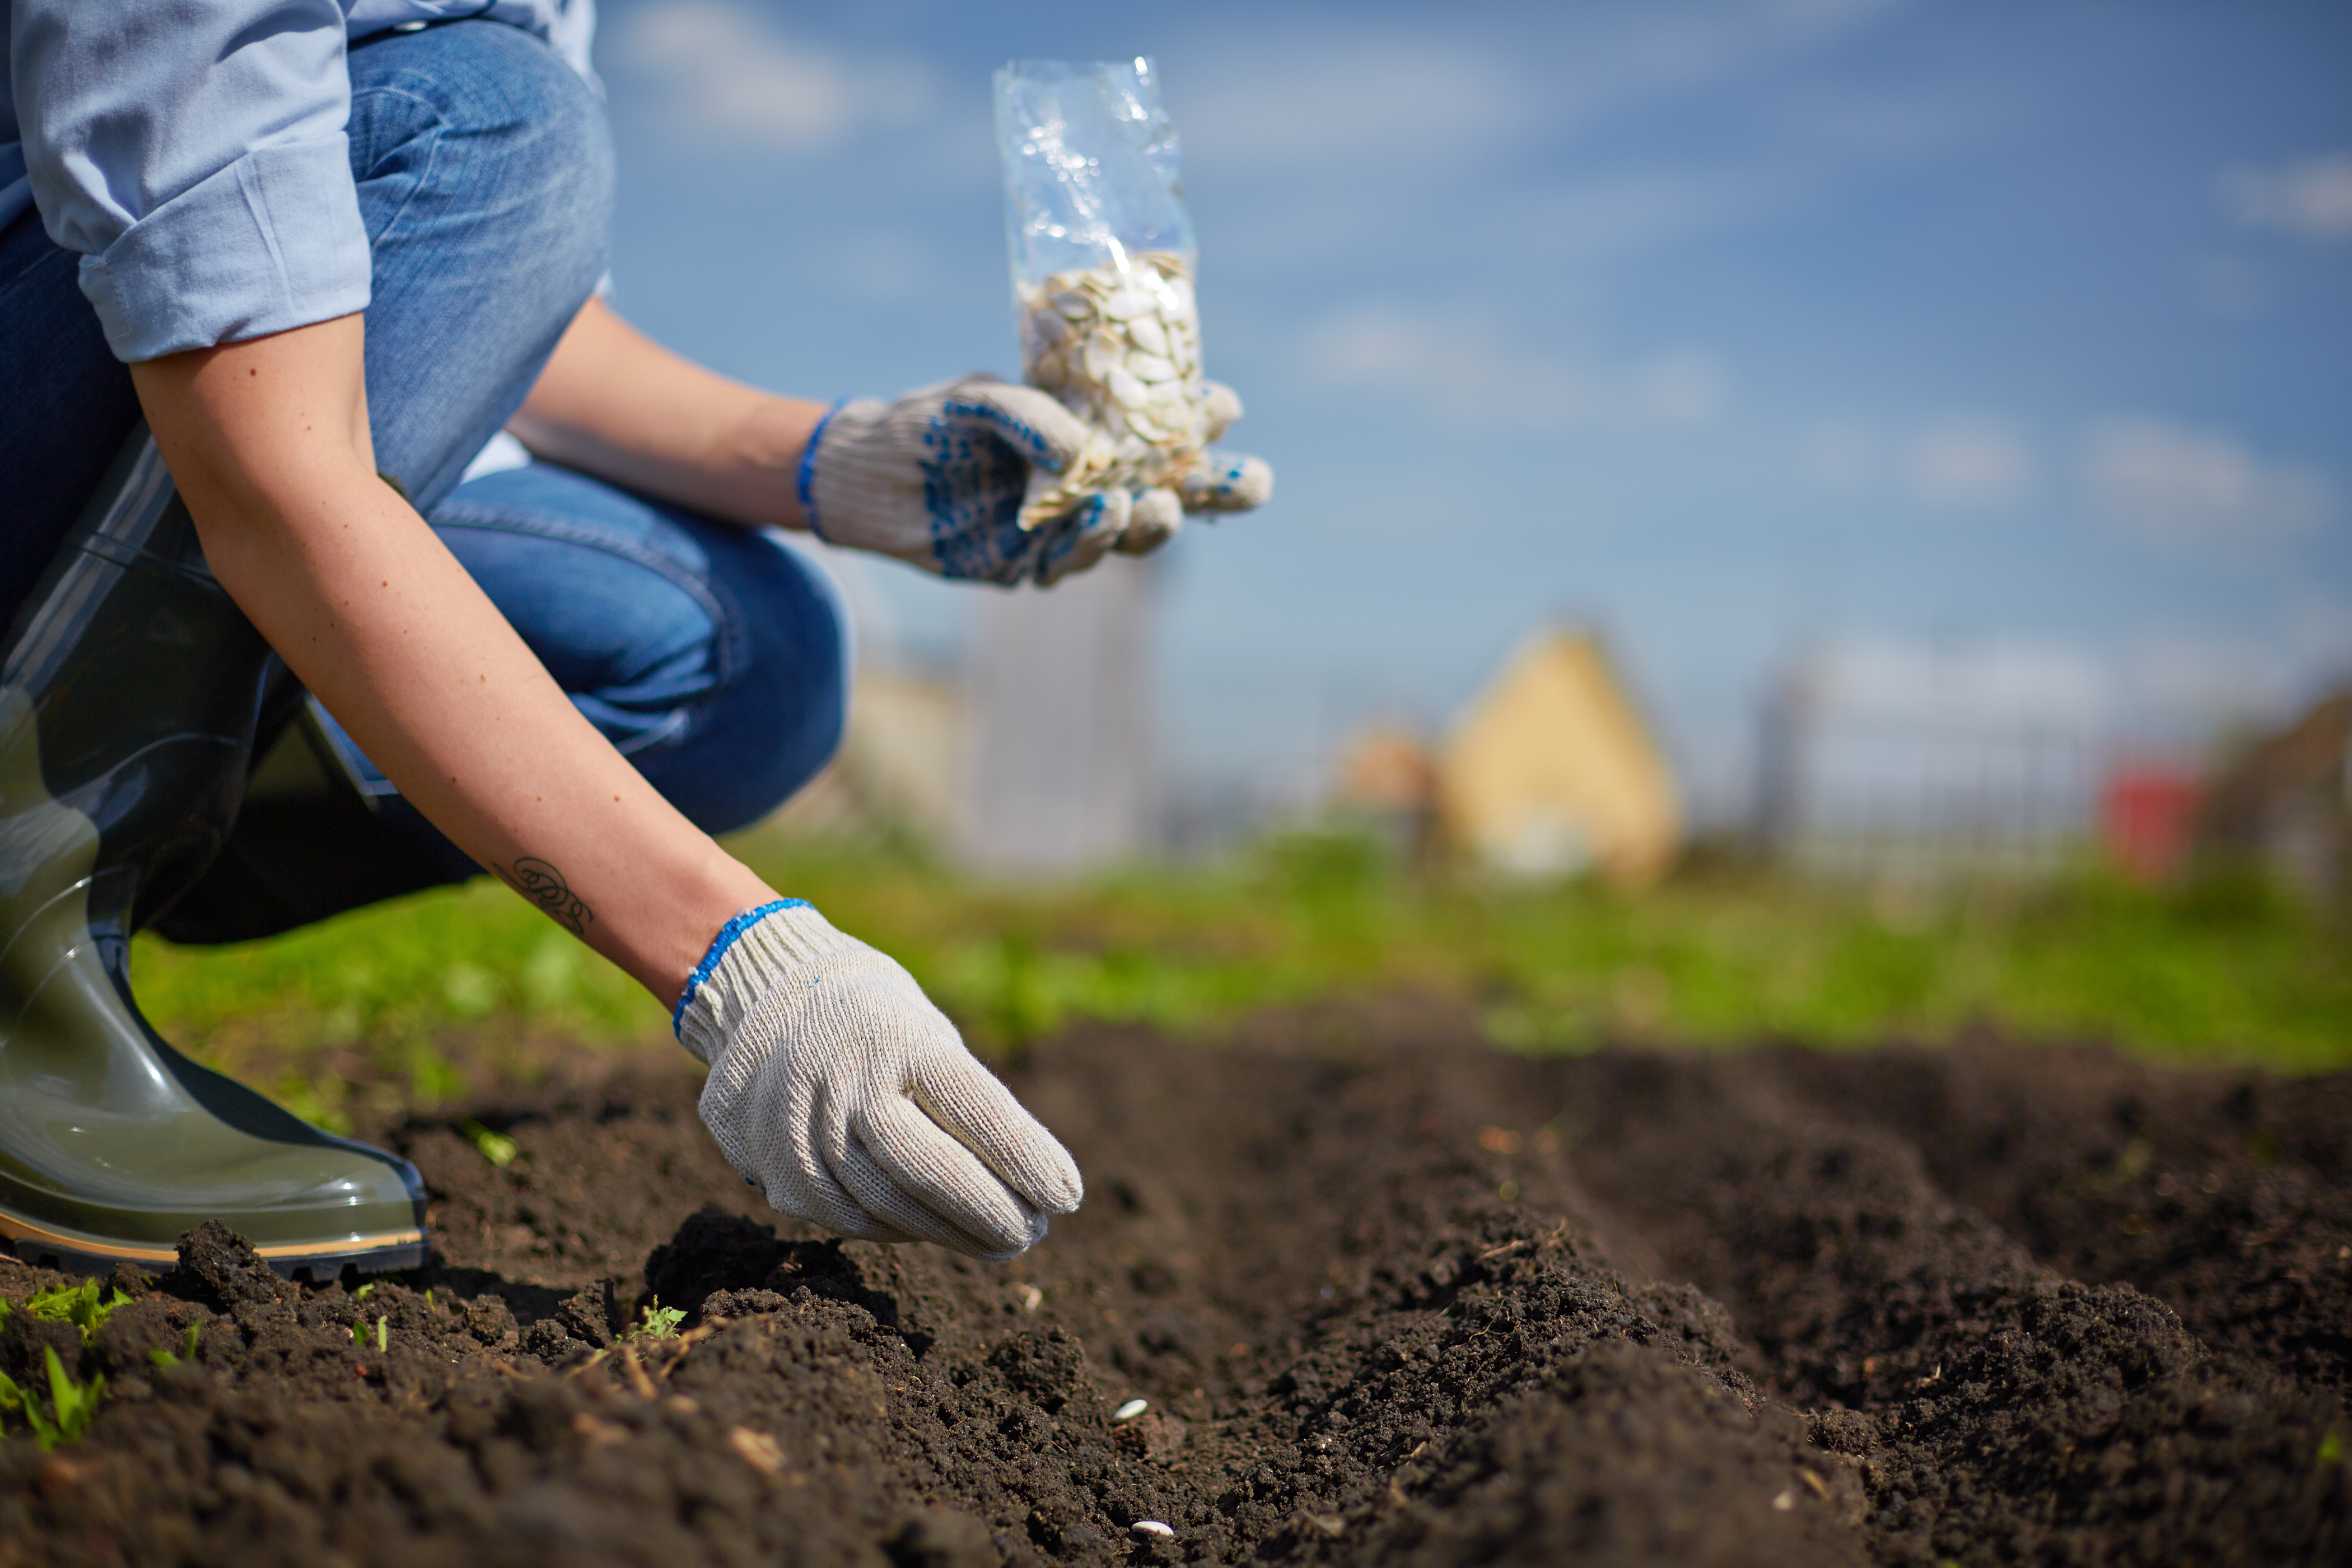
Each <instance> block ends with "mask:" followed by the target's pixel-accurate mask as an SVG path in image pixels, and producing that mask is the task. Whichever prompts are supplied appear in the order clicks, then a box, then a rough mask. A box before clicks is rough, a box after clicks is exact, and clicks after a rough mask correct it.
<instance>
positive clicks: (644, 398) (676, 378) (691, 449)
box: [508, 300, 824, 528]
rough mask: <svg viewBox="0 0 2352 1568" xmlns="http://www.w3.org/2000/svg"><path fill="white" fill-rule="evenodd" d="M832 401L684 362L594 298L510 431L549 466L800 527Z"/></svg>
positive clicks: (751, 520)
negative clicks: (814, 438)
mask: <svg viewBox="0 0 2352 1568" xmlns="http://www.w3.org/2000/svg"><path fill="white" fill-rule="evenodd" d="M823 416H824V405H823V404H818V403H809V402H805V401H803V400H800V399H797V398H789V397H779V396H776V395H772V394H770V393H765V392H761V391H759V390H757V389H756V388H753V387H749V386H745V385H742V384H740V383H738V382H732V381H730V380H728V379H727V378H726V377H724V376H721V375H719V374H714V373H713V372H710V371H708V370H705V369H703V368H702V367H701V366H700V365H698V364H696V363H693V362H692V361H690V360H687V359H684V358H682V357H680V356H679V355H677V354H675V353H671V352H670V351H669V350H667V349H666V348H663V347H662V346H661V345H660V344H659V343H656V342H654V341H653V340H652V339H650V338H648V337H646V335H645V334H644V333H642V332H640V331H637V330H636V329H635V327H632V326H630V325H629V323H628V322H626V321H623V320H622V319H621V318H620V317H619V316H618V315H617V314H615V313H614V311H613V310H612V309H611V308H610V307H608V306H607V305H605V304H604V301H603V300H590V301H589V302H588V303H587V305H586V306H585V307H584V308H583V309H582V310H581V312H580V314H579V316H578V317H577V318H576V319H574V320H573V321H572V326H571V328H570V330H569V331H566V332H565V333H564V335H563V341H562V342H561V343H559V344H557V345H556V350H555V353H554V355H553V357H551V359H550V360H549V361H548V364H547V368H546V370H545V371H544V372H542V373H541V375H540V378H539V383H538V384H537V385H536V386H534V387H533V388H532V389H531V394H530V397H529V399H527V400H526V401H525V402H524V404H523V405H522V408H521V410H520V412H519V413H518V414H516V416H514V418H513V420H512V421H510V422H509V426H508V428H509V430H511V431H513V432H514V434H515V436H516V437H518V438H520V440H521V442H522V443H523V445H524V446H526V447H530V449H531V450H532V451H533V452H535V453H537V454H538V455H539V456H541V457H543V458H552V459H553V460H554V461H556V462H559V463H562V464H565V465H566V466H568V467H571V468H578V469H580V470H582V471H583V472H584V473H591V474H594V475H596V476H597V477H598V478H600V479H610V480H613V481H614V483H616V484H623V485H626V486H628V487H629V488H631V489H638V490H643V491H645V492H646V493H647V494H649V495H655V496H658V497H660V498H661V499H663V500H668V501H674V502H676V503H677V504H678V505H681V506H688V507H692V508H694V509H695V510H698V511H703V512H708V513H709V514H710V515H711V516H714V517H719V518H724V519H726V520H727V521H730V522H738V523H742V524H745V525H747V526H751V527H760V526H763V525H769V524H773V525H775V526H777V527H781V528H804V527H806V526H807V521H806V520H805V519H804V518H803V516H802V513H801V505H800V497H799V492H798V487H797V485H796V483H795V479H796V478H797V474H798V470H799V468H800V460H801V453H802V450H803V448H804V447H806V446H807V444H808V437H809V433H810V432H811V431H812V430H814V428H815V427H816V423H817V421H818V420H819V419H820V418H822V417H823Z"/></svg>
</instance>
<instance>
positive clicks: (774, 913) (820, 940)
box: [670, 899, 865, 1062]
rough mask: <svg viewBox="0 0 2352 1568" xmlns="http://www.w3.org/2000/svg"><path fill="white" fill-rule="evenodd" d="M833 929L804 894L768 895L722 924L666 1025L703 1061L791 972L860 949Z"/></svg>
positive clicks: (690, 974) (680, 991)
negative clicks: (792, 896)
mask: <svg viewBox="0 0 2352 1568" xmlns="http://www.w3.org/2000/svg"><path fill="white" fill-rule="evenodd" d="M864 945H865V944H864V943H863V942H859V941H858V940H857V939H856V938H855V937H852V936H845V935H844V934H843V933H842V932H840V931H836V930H835V929H834V927H833V924H832V922H830V921H827V920H826V919H825V918H824V916H823V915H821V914H819V913H817V911H816V907H815V906H814V904H811V903H810V902H809V901H808V900H806V899H773V900H769V901H768V902H766V903H762V904H760V905H757V906H755V907H753V908H751V909H747V910H743V911H742V912H740V913H739V914H737V915H735V916H734V917H733V918H732V919H730V920H729V921H727V923H726V924H724V925H722V926H720V927H719V931H718V933H717V934H716V935H714V936H713V937H712V938H711V939H710V944H709V947H708V948H706V949H705V950H704V952H703V954H702V957H701V959H700V961H699V962H698V963H696V964H695V966H694V969H693V971H692V972H691V973H688V976H687V978H686V983H685V984H684V985H683V986H682V987H681V988H680V990H679V992H678V998H677V1006H676V1007H675V1008H673V1009H672V1010H671V1013H670V1027H671V1029H672V1030H673V1031H674V1032H675V1033H676V1034H677V1037H678V1039H679V1041H680V1042H681V1043H682V1044H684V1045H685V1047H686V1048H687V1049H688V1050H689V1051H692V1052H693V1053H694V1054H695V1055H696V1056H697V1057H698V1058H701V1059H702V1060H704V1061H706V1062H707V1061H709V1060H710V1059H711V1056H712V1054H713V1051H714V1049H715V1047H716V1046H717V1044H718V1042H719V1041H720V1040H721V1039H723V1038H724V1037H726V1036H727V1034H728V1033H729V1032H730V1030H732V1029H733V1028H734V1026H736V1025H737V1024H738V1023H739V1022H740V1020H741V1019H742V1017H743V1016H745V1015H746V1014H747V1013H748V1012H749V1011H750V1010H751V1008H752V1007H755V1006H757V1005H759V1003H760V1001H761V998H763V997H764V996H766V995H767V994H768V993H769V992H770V991H772V989H773V988H774V987H775V986H776V984H778V983H779V982H781V981H782V980H783V979H784V978H785V977H786V976H788V975H790V974H791V973H793V972H794V971H796V970H800V969H804V968H806V967H807V966H808V965H810V964H812V963H818V962H820V961H822V960H824V959H826V958H829V957H834V956H837V955H838V954H840V953H842V952H848V951H851V950H853V949H856V948H861V947H863V946H864Z"/></svg>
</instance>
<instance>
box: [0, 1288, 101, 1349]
mask: <svg viewBox="0 0 2352 1568" xmlns="http://www.w3.org/2000/svg"><path fill="white" fill-rule="evenodd" d="M129 1305H131V1298H130V1297H128V1296H126V1295H124V1294H123V1293H122V1292H121V1291H120V1290H117V1291H116V1292H115V1293H114V1296H113V1299H112V1300H101V1299H100V1296H99V1293H98V1281H97V1280H95V1279H85V1280H83V1281H82V1282H81V1283H80V1284H79V1285H52V1286H50V1287H49V1288H48V1289H46V1290H36V1291H35V1292H33V1294H32V1296H31V1297H30V1298H28V1299H27V1300H26V1302H25V1306H24V1310H25V1311H26V1312H28V1313H30V1314H31V1315H32V1316H34V1317H36V1318H40V1319H44V1320H46V1321H49V1322H52V1323H71V1324H72V1325H73V1326H74V1327H75V1328H78V1329H79V1330H80V1331H81V1342H82V1343H84V1344H88V1343H89V1342H90V1341H92V1340H93V1339H96V1338H97V1337H98V1331H99V1330H100V1328H102V1327H104V1326H105V1323H106V1320H107V1319H109V1318H110V1317H112V1316H113V1315H114V1310H115V1309H116V1308H118V1307H127V1306H129ZM8 1311H9V1308H8V1304H7V1303H6V1302H5V1301H0V1322H6V1321H8Z"/></svg>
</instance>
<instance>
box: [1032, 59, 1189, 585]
mask: <svg viewBox="0 0 2352 1568" xmlns="http://www.w3.org/2000/svg"><path fill="white" fill-rule="evenodd" d="M996 134H997V144H998V147H999V148H1000V150H1001V151H1002V153H1003V160H1004V205H1005V227H1006V231H1007V235H1008V237H1009V238H1010V240H1011V243H1012V250H1013V298H1014V301H1015V305H1016V309H1017V311H1018V315H1019V320H1020V326H1021V360H1022V364H1023V367H1024V374H1025V375H1026V378H1027V380H1028V382H1029V384H1030V385H1032V386H1034V387H1038V388H1040V389H1042V390H1044V391H1046V392H1050V393H1052V394H1053V395H1055V397H1057V398H1058V399H1060V400H1061V402H1062V404H1063V405H1064V406H1065V407H1066V408H1068V409H1069V410H1070V411H1071V412H1072V413H1074V414H1076V415H1077V416H1078V417H1080V418H1081V419H1084V420H1085V421H1087V424H1088V425H1089V426H1091V427H1092V429H1093V432H1094V438H1093V440H1092V442H1091V443H1090V445H1089V447H1088V448H1087V453H1086V455H1085V456H1084V457H1083V458H1080V459H1079V460H1078V461H1077V462H1075V463H1073V464H1072V465H1071V466H1070V468H1069V469H1068V470H1067V471H1066V472H1064V473H1061V474H1058V475H1055V474H1045V473H1042V472H1041V473H1039V474H1038V475H1037V476H1036V479H1035V482H1034V483H1033V484H1032V486H1031V489H1030V492H1029V494H1028V496H1027V497H1026V498H1025V500H1024V505H1023V507H1022V511H1021V521H1022V523H1023V525H1024V527H1034V526H1035V525H1036V524H1037V523H1039V522H1042V521H1045V520H1047V519H1049V518H1053V517H1056V516H1059V515H1061V514H1062V513H1064V512H1066V511H1067V510H1070V509H1071V508H1072V507H1073V506H1075V505H1076V504H1078V503H1079V502H1080V501H1081V500H1084V499H1085V498H1086V497H1087V495H1089V494H1091V493H1093V492H1097V491H1102V490H1110V489H1126V490H1129V491H1132V492H1136V493H1138V494H1141V493H1144V492H1149V491H1152V490H1169V491H1174V490H1176V489H1179V488H1180V487H1181V485H1182V482H1183V480H1184V479H1185V478H1186V477H1187V476H1188V475H1190V474H1192V472H1193V470H1194V469H1195V468H1198V467H1199V466H1200V464H1201V461H1202V451H1203V450H1204V449H1205V448H1206V447H1207V446H1208V444H1209V443H1210V442H1211V441H1212V440H1213V439H1215V438H1216V437H1217V436H1218V435H1220V434H1222V432H1223V423H1224V419H1225V418H1227V417H1230V416H1225V415H1223V413H1222V410H1221V407H1220V392H1219V391H1218V390H1212V389H1208V388H1206V387H1205V386H1204V384H1203V383H1202V379H1201V327H1200V315H1199V311H1198V310H1197V308H1196V307H1195V304H1194V301H1193V296H1192V268H1193V261H1194V258H1195V254H1196V252H1195V248H1194V244H1193V238H1192V218H1191V216H1189V215H1188V214H1187V213H1186V212H1185V210H1184V193H1183V187H1182V185H1181V183H1180V181H1179V179H1178V176H1177V167H1176V164H1177V144H1176V128H1175V127H1174V125H1172V124H1171V123H1170V121H1169V119H1168V113H1167V110H1164V109H1162V108H1161V107H1160V83H1159V79H1158V77H1157V76H1156V75H1155V74H1154V72H1153V70H1152V66H1151V62H1150V60H1149V59H1134V60H1128V61H1119V62H1107V63H1106V62H1093V63H1079V62H1072V61H1066V60H1015V61H1013V63H1012V64H1011V65H1008V66H1006V67H1005V68H1003V69H1002V70H1000V71H998V72H997V73H996ZM1222 397H1223V400H1224V401H1230V398H1231V395H1230V394H1223V395H1222ZM1161 499H1163V500H1168V501H1169V502H1170V503H1171V504H1170V507H1169V509H1168V510H1170V513H1171V521H1169V522H1168V523H1167V524H1165V525H1164V531H1169V532H1172V531H1173V521H1172V517H1173V504H1172V502H1173V498H1172V497H1167V498H1161ZM1151 542H1157V540H1156V539H1155V540H1153V541H1151ZM1139 543H1141V542H1129V543H1128V544H1126V545H1123V546H1122V547H1123V548H1129V549H1133V548H1136V547H1137V546H1138V544H1139ZM1142 547H1143V548H1149V544H1148V543H1145V544H1142Z"/></svg>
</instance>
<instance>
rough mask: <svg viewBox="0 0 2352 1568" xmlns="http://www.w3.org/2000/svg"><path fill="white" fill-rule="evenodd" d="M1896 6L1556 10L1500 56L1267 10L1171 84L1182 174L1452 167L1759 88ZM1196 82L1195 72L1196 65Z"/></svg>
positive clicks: (1454, 25) (1895, 1) (1438, 22)
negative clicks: (1732, 85)
mask: <svg viewBox="0 0 2352 1568" xmlns="http://www.w3.org/2000/svg"><path fill="white" fill-rule="evenodd" d="M1903 4H1904V0H1766V3H1763V4H1756V3H1753V0H1725V3H1716V4H1685V5H1676V6H1672V7H1664V6H1661V7H1651V6H1625V7H1568V6H1562V7H1558V8H1555V9H1554V10H1553V11H1552V12H1551V13H1550V14H1549V16H1544V17H1543V19H1542V20H1541V21H1540V22H1539V23H1531V24H1530V25H1528V26H1521V27H1517V28H1515V29H1514V32H1515V33H1516V34H1517V37H1515V38H1514V39H1513V41H1512V43H1511V44H1509V45H1507V46H1504V47H1494V46H1491V45H1482V44H1480V43H1478V42H1475V41H1473V39H1474V37H1475V34H1476V33H1478V32H1479V31H1482V30H1483V31H1485V32H1486V33H1487V36H1488V37H1493V35H1494V30H1493V29H1477V28H1465V27H1464V26H1462V25H1461V23H1460V21H1459V20H1458V19H1457V18H1452V17H1447V16H1444V15H1442V14H1440V13H1436V12H1432V13H1430V14H1429V16H1428V19H1427V23H1426V25H1425V26H1418V27H1416V26H1402V27H1400V26H1381V24H1380V23H1378V22H1377V21H1372V20H1368V21H1367V22H1366V24H1365V26H1363V27H1362V28H1360V29H1359V30H1358V32H1357V34H1356V36H1354V37H1344V36H1339V35H1335V34H1334V33H1333V32H1332V31H1331V29H1330V28H1328V26H1297V25H1286V24H1285V22H1284V21H1283V19H1282V17H1281V13H1280V11H1279V10H1278V9H1276V10H1273V11H1270V12H1269V13H1268V16H1267V18H1266V20H1265V22H1263V23H1261V24H1259V25H1257V26H1253V27H1252V28H1251V30H1250V36H1249V47H1247V48H1246V49H1244V50H1235V49H1233V48H1230V47H1228V48H1226V49H1223V51H1222V52H1221V54H1220V57H1219V58H1217V59H1216V60H1215V62H1214V68H1213V69H1205V68H1195V69H1193V70H1192V71H1191V72H1190V74H1182V73H1181V72H1180V73H1179V74H1175V75H1171V92H1173V93H1175V94H1176V95H1177V96H1176V100H1175V101H1174V102H1173V103H1172V105H1171V107H1172V108H1173V110H1175V113H1176V117H1177V122H1178V124H1179V125H1180V126H1181V128H1182V130H1183V133H1184V138H1185V155H1186V157H1187V159H1188V160H1190V159H1192V158H1194V157H1196V156H1197V157H1199V158H1202V159H1207V160H1213V161H1215V162H1217V163H1220V164H1221V165H1222V164H1225V163H1231V164H1232V165H1233V166H1234V167H1236V168H1243V169H1260V170H1265V171H1266V172H1269V173H1284V174H1288V173H1292V172H1295V171H1297V170H1300V169H1305V168H1309V167H1314V168H1319V169H1329V168H1334V167H1338V166H1341V165H1349V166H1354V167H1358V168H1363V169H1367V170H1370V171H1373V172H1378V171H1380V170H1381V168H1382V167H1383V166H1384V165H1389V164H1393V163H1400V162H1402V163H1427V162H1429V161H1432V160H1436V159H1459V158H1462V157H1464V156H1466V155H1471V154H1475V153H1477V152H1478V151H1480V150H1483V149H1486V148H1489V147H1496V146H1507V145H1514V144H1516V145H1521V146H1524V145H1525V144H1526V143H1527V142H1528V141H1529V139H1530V138H1537V137H1540V138H1545V139H1549V138H1553V137H1557V136H1559V135H1560V134H1563V133H1570V132H1575V131H1578V130H1580V129H1582V128H1586V127H1591V126H1596V125H1600V124H1603V123H1606V122H1607V121H1610V120H1612V118H1614V117H1617V116H1621V115H1624V114H1627V113H1629V112H1637V111H1639V110H1643V109H1644V108H1647V107H1650V106H1653V105H1654V104H1657V103H1659V102H1661V101H1667V100H1674V99H1676V98H1684V97H1688V96H1691V95H1694V94H1698V93H1704V92H1707V91H1710V90H1716V89H1720V88H1721V87H1722V85H1723V84H1724V83H1725V82H1726V81H1727V80H1737V79H1743V78H1745V79H1755V78H1758V77H1760V76H1763V75H1765V74H1767V73H1769V71H1770V70H1772V69H1773V68H1775V67H1777V66H1780V65H1782V64H1784V63H1785V62H1786V61H1787V60H1788V59H1790V58H1791V57H1792V56H1796V55H1801V54H1802V53H1805V52H1807V51H1810V50H1816V49H1821V48H1824V47H1831V46H1832V45H1833V44H1835V43H1836V42H1837V41H1838V40H1840V39H1842V38H1843V37H1846V36H1848V35H1850V34H1851V33H1853V32H1854V31H1856V30H1858V29H1860V28H1863V27H1865V26H1870V25H1872V24H1873V23H1875V22H1877V21H1878V20H1880V19H1881V18H1882V17H1884V16H1887V15H1889V14H1891V13H1893V12H1895V11H1896V10H1899V9H1901V8H1903ZM1192 63H1193V65H1194V66H1196V67H1199V66H1202V65H1205V64H1206V63H1207V62H1205V61H1195V62H1192Z"/></svg>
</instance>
